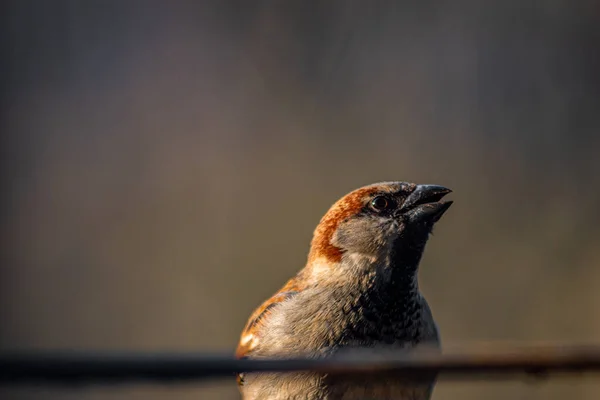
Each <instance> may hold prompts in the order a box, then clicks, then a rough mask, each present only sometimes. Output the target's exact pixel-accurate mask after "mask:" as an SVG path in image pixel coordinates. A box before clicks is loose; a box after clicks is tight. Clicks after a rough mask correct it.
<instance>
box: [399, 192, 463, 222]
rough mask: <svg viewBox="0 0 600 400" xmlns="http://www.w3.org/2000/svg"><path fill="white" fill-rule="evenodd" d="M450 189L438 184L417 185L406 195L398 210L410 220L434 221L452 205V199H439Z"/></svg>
mask: <svg viewBox="0 0 600 400" xmlns="http://www.w3.org/2000/svg"><path fill="white" fill-rule="evenodd" d="M450 192H452V190H450V189H448V188H445V187H443V186H439V185H417V186H416V187H415V190H413V192H412V193H411V194H410V195H408V197H407V198H406V200H405V201H404V203H403V204H402V207H401V208H400V212H401V213H402V214H404V215H405V216H407V217H408V218H409V219H410V220H411V221H415V222H416V221H419V222H421V221H422V222H432V223H435V222H437V221H439V219H440V218H441V217H442V215H444V213H445V212H446V210H448V209H449V208H450V206H451V205H452V201H440V200H441V199H442V198H443V197H444V196H445V195H447V194H448V193H450Z"/></svg>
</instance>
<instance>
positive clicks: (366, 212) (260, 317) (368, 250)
mask: <svg viewBox="0 0 600 400" xmlns="http://www.w3.org/2000/svg"><path fill="white" fill-rule="evenodd" d="M450 192H451V190H450V189H447V188H445V187H442V186H437V185H417V184H413V183H407V182H383V183H376V184H373V185H369V186H365V187H362V188H360V189H357V190H355V191H353V192H351V193H349V194H347V195H346V196H344V197H342V198H341V199H340V200H338V201H337V202H336V203H335V204H334V205H333V206H332V207H331V208H330V209H329V211H328V212H327V213H326V214H325V216H324V217H323V218H322V219H321V222H320V223H319V225H318V226H317V228H316V230H315V231H314V236H313V239H312V242H311V248H310V252H309V255H308V261H307V264H306V267H305V268H304V269H302V270H301V271H300V272H299V273H298V274H297V275H296V276H295V277H293V278H292V279H290V280H289V281H288V282H287V283H286V284H285V285H284V286H283V287H282V288H281V289H280V290H279V291H278V292H277V293H276V294H275V295H273V297H271V298H270V299H269V300H267V301H265V302H264V303H263V304H262V305H261V306H260V307H259V308H258V309H257V310H256V311H254V313H253V314H252V315H251V316H250V319H249V320H248V323H247V324H246V327H245V328H244V330H243V332H242V335H241V339H240V342H239V345H238V348H237V352H236V356H237V357H238V358H256V359H259V358H277V357H279V358H285V357H294V356H308V357H331V356H333V355H336V354H340V352H343V351H347V350H349V349H357V348H360V349H365V348H368V349H370V350H369V351H381V350H382V349H383V350H384V351H385V350H389V349H396V350H398V349H411V348H412V349H414V347H415V346H417V345H421V344H430V345H433V347H435V348H437V347H438V346H439V333H438V329H437V326H436V324H435V321H434V319H433V316H432V314H431V311H430V309H429V306H428V304H427V302H426V301H425V298H424V297H423V296H422V294H421V293H420V292H419V287H418V284H417V270H418V266H419V261H420V260H421V256H422V254H423V250H424V248H425V244H426V242H427V239H428V237H429V234H430V233H431V231H432V228H433V225H434V224H435V223H436V222H437V221H438V220H439V219H440V218H441V216H442V215H443V214H444V212H446V210H448V208H449V207H450V205H451V204H452V202H451V201H445V202H444V201H440V200H441V199H442V197H444V196H445V195H446V194H448V193H450ZM434 381H435V377H434V376H432V377H430V378H428V379H425V380H422V381H421V380H419V381H418V382H417V381H415V380H414V379H412V380H411V379H408V378H407V377H406V376H404V377H402V376H398V375H397V374H396V375H394V374H391V375H390V374H387V375H385V376H375V375H369V376H363V377H356V376H354V377H343V376H339V375H335V376H334V375H327V374H319V373H314V372H298V373H249V374H240V375H239V376H238V384H239V385H240V390H241V392H242V396H243V398H244V399H245V400H255V399H260V400H290V399H303V400H316V399H327V400H337V399H381V400H383V399H395V400H398V399H418V400H421V399H428V398H429V397H430V395H431V391H432V389H433V385H434Z"/></svg>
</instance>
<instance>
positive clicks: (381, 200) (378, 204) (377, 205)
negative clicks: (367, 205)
mask: <svg viewBox="0 0 600 400" xmlns="http://www.w3.org/2000/svg"><path fill="white" fill-rule="evenodd" d="M391 205H392V202H391V201H390V200H388V199H386V198H385V197H383V196H377V197H375V198H374V199H373V200H371V208H372V209H373V210H375V211H383V210H387V209H388V208H390V207H391Z"/></svg>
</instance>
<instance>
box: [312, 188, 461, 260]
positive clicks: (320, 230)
mask: <svg viewBox="0 0 600 400" xmlns="http://www.w3.org/2000/svg"><path fill="white" fill-rule="evenodd" d="M450 192H451V190H450V189H447V188H445V187H443V186H438V185H418V184H414V183H408V182H382V183H376V184H372V185H369V186H365V187H362V188H359V189H356V190H354V191H352V192H350V193H348V194H347V195H345V196H344V197H342V198H341V199H340V200H338V201H337V202H336V203H335V204H334V205H333V206H332V207H331V208H330V209H329V211H328V212H327V213H326V214H325V215H324V216H323V218H322V219H321V221H320V223H319V225H318V226H317V228H316V229H315V232H314V235H313V240H312V243H311V250H310V254H309V264H310V263H311V262H312V263H318V264H321V263H326V264H332V263H340V262H343V261H344V260H352V259H354V260H356V259H360V258H362V259H368V260H371V261H372V262H377V261H382V262H388V263H391V264H403V265H406V266H409V267H410V266H411V264H414V265H413V266H414V267H415V268H416V264H418V262H419V260H420V257H421V254H422V252H423V249H424V247H425V244H426V242H427V239H428V237H429V235H430V233H431V231H432V229H433V226H434V224H435V223H436V222H437V221H438V220H439V219H440V218H441V217H442V215H443V214H444V213H445V212H446V211H447V210H448V208H449V207H450V206H451V205H452V201H441V200H442V198H443V197H444V196H445V195H447V194H448V193H450Z"/></svg>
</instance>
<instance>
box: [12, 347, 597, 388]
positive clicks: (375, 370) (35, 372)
mask: <svg viewBox="0 0 600 400" xmlns="http://www.w3.org/2000/svg"><path fill="white" fill-rule="evenodd" d="M277 371H279V372H294V371H315V372H320V373H328V374H346V375H352V374H361V375H364V374H383V373H390V372H394V373H402V374H406V375H414V376H415V377H418V376H420V375H426V374H427V375H429V374H432V373H436V374H440V375H439V378H441V379H481V378H484V379H498V378H500V379H515V378H519V377H523V376H535V377H547V376H548V375H549V374H551V373H583V372H595V373H598V372H600V345H565V344H562V345H519V346H515V345H506V344H494V343H487V344H481V345H471V346H464V347H453V348H452V347H450V348H448V349H444V351H443V354H439V353H438V352H436V351H431V350H428V349H423V350H421V351H412V352H410V353H407V352H403V351H399V352H389V351H386V352H373V350H369V349H365V350H354V351H352V352H348V353H346V354H341V355H339V356H336V357H333V358H328V359H321V360H318V359H309V358H293V359H261V360H248V359H246V360H237V359H235V358H233V357H232V356H230V355H225V356H219V355H214V354H213V355H209V354H202V353H183V352H181V353H141V352H139V353H138V352H93V351H74V350H64V351H13V352H8V351H4V352H2V353H0V384H2V385H4V386H6V385H17V384H18V385H24V384H41V383H44V384H52V385H81V384H91V383H95V384H115V383H119V384H125V383H140V382H146V383H176V382H185V381H187V382H192V381H198V382H200V381H204V380H208V379H222V378H227V379H232V380H233V379H234V375H235V374H236V373H237V372H277Z"/></svg>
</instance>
